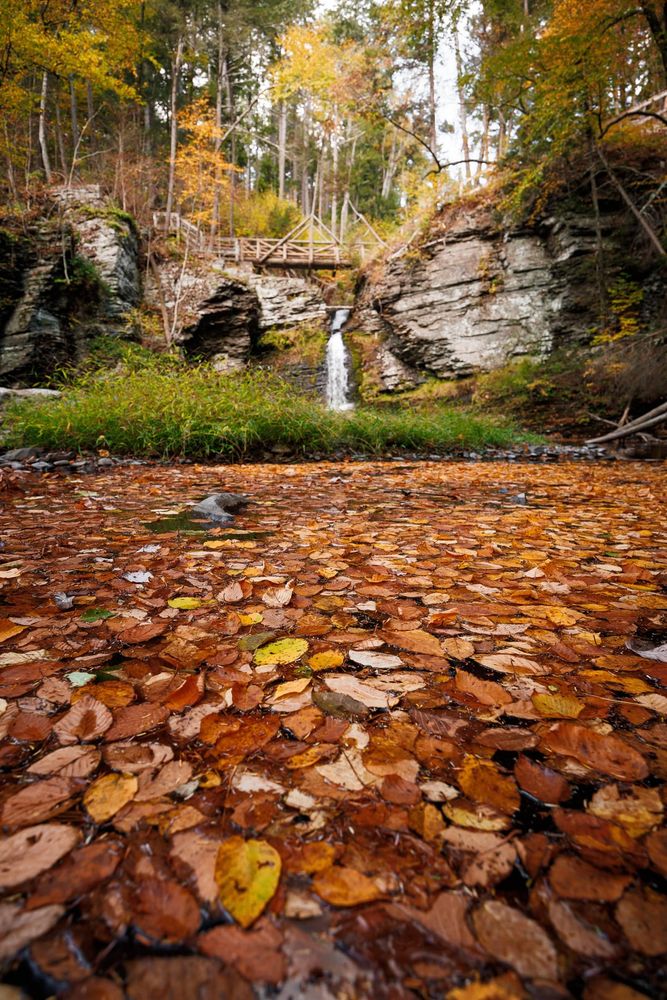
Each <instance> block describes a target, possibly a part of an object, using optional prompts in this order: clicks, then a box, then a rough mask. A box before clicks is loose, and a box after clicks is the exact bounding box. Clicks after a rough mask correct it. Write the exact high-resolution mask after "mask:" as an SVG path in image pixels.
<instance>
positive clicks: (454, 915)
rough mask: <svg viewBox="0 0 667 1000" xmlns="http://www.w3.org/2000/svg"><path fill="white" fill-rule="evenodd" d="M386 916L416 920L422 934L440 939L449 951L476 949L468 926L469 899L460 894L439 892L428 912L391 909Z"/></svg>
mask: <svg viewBox="0 0 667 1000" xmlns="http://www.w3.org/2000/svg"><path fill="white" fill-rule="evenodd" d="M389 909H390V912H391V913H392V914H393V913H395V914H396V915H397V916H401V917H404V918H405V919H408V920H416V921H417V922H418V923H420V924H421V925H422V927H425V928H426V930H428V931H430V932H431V933H432V934H435V936H436V937H439V938H442V940H443V941H445V942H446V943H447V944H448V945H450V947H452V948H466V949H468V950H469V951H473V952H478V951H479V946H478V944H477V941H476V940H475V938H474V937H473V935H472V933H471V931H470V928H469V926H468V921H467V915H468V911H469V909H470V898H469V897H468V896H466V895H464V894H463V893H462V892H441V893H440V895H439V896H437V897H436V900H435V902H434V903H433V906H432V907H431V908H430V910H417V909H415V908H414V907H412V906H404V905H401V904H399V905H394V906H392V907H390V908H389Z"/></svg>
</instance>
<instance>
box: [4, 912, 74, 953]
mask: <svg viewBox="0 0 667 1000" xmlns="http://www.w3.org/2000/svg"><path fill="white" fill-rule="evenodd" d="M64 912H65V910H64V908H63V907H62V906H43V907H42V908H41V909H39V910H29V911H27V912H25V911H24V912H22V908H21V904H20V903H0V960H5V959H8V958H11V957H12V956H13V955H14V954H15V953H16V952H18V951H20V950H21V948H24V947H25V946H26V945H27V944H30V942H31V941H34V940H35V938H39V937H41V936H42V935H43V934H46V932H47V931H49V930H51V928H52V927H53V925H54V924H56V923H57V922H58V921H59V920H60V918H61V917H62V915H63V914H64Z"/></svg>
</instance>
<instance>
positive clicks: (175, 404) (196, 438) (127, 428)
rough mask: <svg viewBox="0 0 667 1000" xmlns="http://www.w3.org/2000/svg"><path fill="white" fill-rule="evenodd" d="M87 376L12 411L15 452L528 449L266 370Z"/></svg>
mask: <svg viewBox="0 0 667 1000" xmlns="http://www.w3.org/2000/svg"><path fill="white" fill-rule="evenodd" d="M131 359H132V362H133V363H130V364H122V365H118V366H117V367H116V368H114V369H113V370H112V371H107V372H100V371H99V370H97V371H89V372H83V373H82V374H80V375H79V376H78V377H77V378H76V379H70V380H69V382H67V380H65V383H66V384H65V386H64V391H63V396H62V397H61V398H60V399H57V400H48V401H46V402H43V403H42V402H38V403H35V402H34V401H32V400H31V401H22V402H16V403H13V404H12V405H10V406H9V407H8V408H7V411H6V422H5V428H6V438H5V443H6V444H7V445H8V446H10V447H12V446H21V445H32V446H42V447H45V448H48V449H60V448H67V449H77V450H81V451H83V450H90V449H102V448H103V449H108V450H109V451H111V452H112V453H114V454H117V455H136V456H142V457H165V458H166V457H171V456H185V457H192V458H200V459H212V458H220V459H223V460H236V459H243V458H246V457H248V458H250V457H253V456H257V455H261V454H262V453H263V452H265V451H267V450H269V451H270V450H271V449H272V448H276V447H277V446H278V447H280V448H281V449H285V450H286V451H289V452H292V453H294V454H296V455H300V456H309V455H317V456H323V457H324V456H327V455H332V454H340V453H341V452H356V453H359V452H361V453H364V454H369V455H382V454H391V453H395V452H401V451H417V452H428V453H430V452H438V453H446V452H452V451H454V452H455V451H459V450H461V449H475V450H479V449H482V448H484V447H507V446H511V445H514V444H516V443H517V442H521V441H525V440H527V438H526V437H525V436H523V435H522V434H521V433H520V432H519V431H518V430H517V429H516V428H515V427H513V426H512V425H511V424H509V423H505V422H503V421H499V420H497V419H494V418H491V417H487V416H480V415H472V414H470V413H466V412H463V411H461V410H456V409H452V408H445V407H442V408H437V409H434V410H433V411H431V412H428V413H421V412H417V411H414V410H404V411H393V412H379V411H377V410H373V409H358V410H354V411H351V412H349V413H344V414H340V413H333V412H331V411H329V410H327V409H326V408H325V407H324V406H323V405H322V403H321V402H320V401H319V399H318V398H317V397H315V396H314V395H308V394H300V393H298V392H296V391H295V389H294V387H293V386H292V385H291V384H289V383H288V382H286V381H284V380H282V379H280V378H278V377H277V376H275V375H273V374H271V373H268V372H266V371H261V370H260V371H249V372H243V373H241V374H238V375H226V376H224V375H220V374H219V373H217V372H215V371H214V370H213V369H212V368H211V367H210V366H208V365H205V364H201V365H195V366H192V367H186V366H184V365H183V363H180V364H179V363H178V362H176V361H174V360H172V359H166V358H162V359H156V360H155V362H149V363H146V364H144V365H142V364H141V363H140V360H139V356H138V352H137V351H135V352H134V353H132V354H131Z"/></svg>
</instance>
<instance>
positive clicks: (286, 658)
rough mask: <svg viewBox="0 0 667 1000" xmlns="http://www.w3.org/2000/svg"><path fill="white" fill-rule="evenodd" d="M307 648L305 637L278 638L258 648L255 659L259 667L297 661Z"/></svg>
mask: <svg viewBox="0 0 667 1000" xmlns="http://www.w3.org/2000/svg"><path fill="white" fill-rule="evenodd" d="M307 650H308V643H307V642H306V640H305V639H277V640H276V641H275V642H270V643H268V645H266V646H260V647H259V649H256V650H255V655H254V661H255V663H256V664H257V666H258V667H264V666H278V665H280V664H286V663H295V662H296V661H297V660H300V659H301V657H302V656H303V654H304V653H305V652H307Z"/></svg>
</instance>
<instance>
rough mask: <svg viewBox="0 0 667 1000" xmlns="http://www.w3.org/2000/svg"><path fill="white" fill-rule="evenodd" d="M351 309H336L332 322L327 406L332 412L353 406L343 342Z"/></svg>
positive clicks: (328, 360) (346, 355) (328, 345)
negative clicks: (345, 326)
mask: <svg viewBox="0 0 667 1000" xmlns="http://www.w3.org/2000/svg"><path fill="white" fill-rule="evenodd" d="M349 315H350V310H349V309H336V311H335V313H334V314H333V317H332V320H331V334H330V336H329V342H328V344H327V390H326V397H327V406H328V407H329V409H330V410H351V409H352V406H353V404H352V403H351V402H350V401H349V400H348V394H349V376H348V367H349V366H348V360H349V355H348V350H347V347H346V346H345V341H344V340H343V333H342V329H343V327H344V325H345V322H346V320H347V317H348V316H349Z"/></svg>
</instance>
